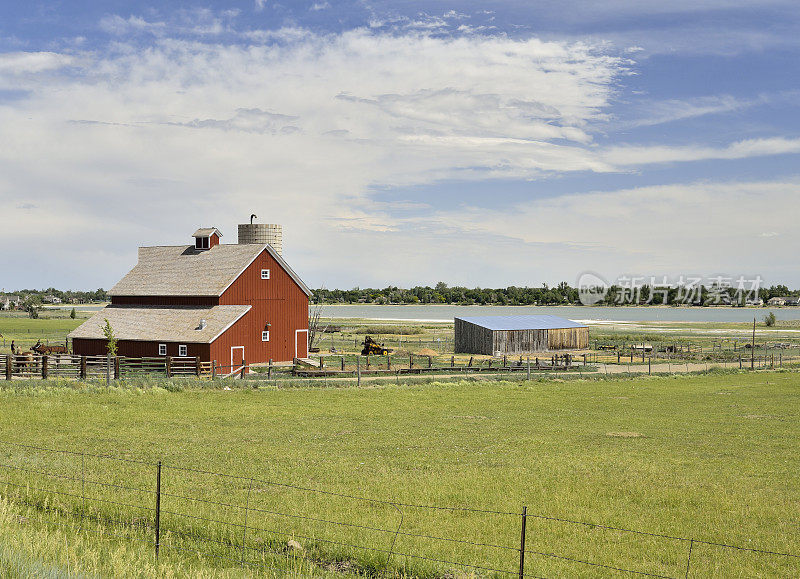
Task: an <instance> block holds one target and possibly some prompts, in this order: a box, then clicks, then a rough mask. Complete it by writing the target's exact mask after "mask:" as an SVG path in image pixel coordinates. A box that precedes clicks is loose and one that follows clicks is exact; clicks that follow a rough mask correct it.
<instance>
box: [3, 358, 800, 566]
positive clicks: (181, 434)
mask: <svg viewBox="0 0 800 579" xmlns="http://www.w3.org/2000/svg"><path fill="white" fill-rule="evenodd" d="M144 384H146V385H147V388H137V387H135V386H136V384H125V383H123V384H122V385H121V387H115V388H111V389H105V388H104V387H100V386H96V387H95V386H91V385H88V386H83V385H78V386H73V387H67V388H65V387H61V386H48V383H43V382H42V381H33V382H31V383H30V384H26V383H15V385H14V386H15V389H14V390H4V391H2V392H0V404H2V407H3V416H4V421H3V423H2V425H0V439H3V440H6V441H13V442H20V443H24V444H32V445H42V446H46V447H51V448H61V449H72V450H76V451H84V452H89V453H94V454H107V455H111V456H113V457H117V458H126V459H132V460H141V461H145V462H146V463H147V464H144V465H142V464H139V463H135V462H130V463H129V462H121V461H112V460H107V459H95V458H91V457H88V458H87V457H83V458H81V461H82V462H81V461H78V459H77V458H76V456H77V455H58V456H54V455H52V454H51V453H47V452H44V451H36V450H31V449H28V450H26V449H21V448H18V447H10V446H8V445H5V446H3V445H0V461H1V462H2V463H3V464H6V465H14V466H16V467H23V466H25V467H26V468H28V467H30V466H31V465H36V468H39V469H43V470H48V469H55V470H59V469H60V470H59V472H69V473H70V474H71V475H72V476H73V478H72V479H69V480H66V481H64V480H62V479H54V478H53V477H45V475H38V474H33V473H30V472H27V471H19V470H15V471H12V470H9V469H4V473H3V475H4V477H5V480H13V481H15V482H18V483H19V482H21V481H23V480H28V481H30V480H33V479H31V477H39V478H38V479H35V480H36V482H37V484H39V485H40V486H41V487H44V485H45V484H49V485H51V486H52V485H57V484H64V485H72V486H70V487H69V488H70V489H72V491H75V492H74V493H71V494H75V495H80V494H81V493H80V492H78V484H79V483H78V479H77V478H76V477H77V475H76V473H78V472H81V473H82V476H83V477H84V478H85V479H86V480H91V481H104V482H106V483H111V484H118V485H120V486H125V487H132V488H136V489H140V490H139V491H131V490H126V489H118V488H114V487H104V486H102V485H99V484H93V483H84V484H86V485H87V487H86V488H87V489H89V490H90V491H91V493H93V494H92V495H91V496H92V497H99V498H106V499H108V500H115V501H117V502H121V503H125V504H129V505H134V506H135V507H136V508H135V509H133V511H134V514H133V515H131V514H129V513H130V512H131V511H132V509H131V508H128V507H126V508H122V507H120V508H117V507H115V506H114V505H113V504H104V503H100V502H97V503H93V502H92V501H89V502H88V503H87V502H86V501H82V500H80V499H76V498H74V497H73V496H68V495H59V496H57V497H50V498H49V499H48V500H49V501H50V502H49V503H48V504H49V505H50V506H52V507H54V508H57V509H58V510H59V511H60V512H65V513H72V514H73V515H70V516H71V517H73V518H74V516H75V515H81V514H83V515H93V516H99V515H102V516H105V517H106V518H107V519H109V520H110V519H115V518H119V517H122V518H124V517H127V520H128V521H130V520H131V519H132V518H134V517H138V518H140V519H141V520H143V521H145V522H146V521H149V520H150V517H151V514H150V511H148V510H147V508H148V507H151V506H152V496H151V495H150V494H148V492H143V491H141V489H145V491H147V489H152V488H153V483H154V474H155V471H154V464H155V462H156V461H158V460H162V461H163V462H164V465H165V470H164V475H163V476H164V488H165V489H166V492H167V493H169V496H167V497H165V499H164V500H165V506H164V509H165V511H167V513H166V514H165V515H164V519H163V522H162V524H163V525H164V528H165V529H166V530H167V532H168V533H169V537H168V539H167V541H166V542H167V545H165V546H164V552H165V553H170V552H171V555H169V556H173V557H179V555H178V553H183V552H184V551H183V550H188V552H189V553H190V554H185V553H184V555H182V556H183V557H185V559H179V563H177V564H200V562H202V565H203V566H204V568H208V569H210V570H213V571H215V572H223V571H224V572H228V571H230V572H233V570H234V569H235V568H236V567H237V563H235V562H230V561H228V562H226V561H225V560H224V559H222V558H219V557H224V556H227V555H230V552H231V551H230V547H229V546H230V545H241V544H242V541H243V540H244V541H245V543H246V545H249V547H248V549H250V548H252V549H251V550H252V553H251V555H252V557H253V558H255V557H256V551H257V549H261V550H262V551H259V553H260V554H258V557H261V559H260V560H261V561H262V562H264V563H265V564H273V563H278V562H280V561H281V560H282V559H281V557H283V558H284V559H285V556H284V555H283V554H282V553H284V552H285V550H286V547H287V544H288V543H287V542H288V541H289V540H296V541H297V542H298V543H299V544H300V545H301V546H302V549H303V554H304V556H306V557H307V558H308V559H309V560H312V561H316V567H315V568H316V569H318V570H319V572H320V573H323V572H327V571H325V570H326V569H329V568H335V569H341V568H345V569H351V570H360V571H361V572H363V573H367V574H369V573H372V572H373V571H374V570H378V569H382V568H383V566H385V565H386V561H387V559H388V560H389V561H390V563H389V564H390V567H392V568H393V569H395V570H397V571H398V572H401V573H407V574H409V575H419V576H445V575H446V574H448V573H453V572H456V571H457V572H464V571H468V570H469V568H468V567H459V566H458V565H454V564H452V563H445V562H441V561H431V560H428V559H438V560H442V561H449V562H463V563H472V564H474V565H478V566H481V567H489V568H493V569H500V570H513V569H514V568H515V566H516V565H517V564H518V553H517V552H516V551H514V549H515V548H516V547H518V544H519V524H520V517H519V515H516V514H513V513H519V512H520V510H521V508H522V506H523V505H527V507H528V512H529V514H531V515H545V516H550V517H558V518H563V519H570V520H577V521H588V522H592V523H598V524H604V525H608V526H614V527H625V528H630V529H636V530H642V531H649V532H654V533H661V534H666V535H672V536H679V537H687V538H688V537H693V538H697V539H703V540H709V541H715V542H724V543H732V544H735V545H743V546H748V547H756V548H759V547H764V548H769V549H774V550H778V551H790V552H794V553H797V552H800V533H798V532H797V528H796V521H797V520H798V517H800V506H798V505H800V474H799V473H800V458H798V456H797V453H796V448H797V446H798V444H799V443H800V429H798V427H797V426H798V419H800V375H798V374H795V373H790V372H774V373H766V372H765V373H755V374H744V373H742V374H738V373H711V374H708V375H704V376H686V377H653V378H638V379H620V380H614V379H604V380H592V381H588V380H568V381H560V380H540V381H536V382H517V383H513V382H497V381H487V382H466V381H463V382H455V383H433V384H420V385H402V384H401V385H400V386H397V385H396V384H393V385H385V386H382V385H373V386H371V387H369V388H362V389H355V388H340V389H321V388H296V389H274V388H268V387H266V388H259V389H253V388H252V387H250V388H247V389H233V390H220V389H194V388H185V386H182V385H181V383H179V382H171V383H168V382H164V381H147V382H145V383H144ZM167 386H168V387H167ZM170 390H172V391H170ZM175 467H180V468H184V469H185V468H190V469H199V470H203V471H218V472H224V473H232V474H237V475H240V476H242V477H244V478H237V479H232V478H226V477H218V476H215V475H211V474H206V473H200V472H195V471H190V470H179V468H175ZM10 477H11V478H10ZM14 477H16V478H14ZM251 478H252V479H253V480H252V481H251ZM286 485H290V486H286ZM31 486H33V487H36V484H31ZM8 488H10V487H8ZM64 488H66V487H64ZM62 490H63V489H62ZM323 491H324V492H323ZM6 492H9V491H6ZM63 492H65V493H66V492H69V491H67V490H63ZM331 492H333V493H341V494H345V495H348V496H346V497H342V496H338V495H331V494H328V493H331ZM11 495H12V498H13V496H15V495H14V493H13V492H11ZM16 496H17V498H19V497H20V495H16ZM365 498H368V499H377V500H378V501H390V502H394V503H403V504H402V505H399V506H397V505H391V504H388V503H387V502H375V501H370V500H365ZM198 499H202V500H198ZM42 500H43V499H42ZM217 503H221V504H222V505H227V506H222V505H220V504H217ZM419 504H422V505H449V506H457V507H472V508H477V509H482V510H488V511H497V512H473V511H461V510H456V511H449V510H444V511H443V510H434V509H426V508H418V507H414V506H410V505H419ZM244 505H248V506H249V509H250V510H249V511H248V518H247V522H246V525H247V527H248V528H249V530H248V532H247V533H246V537H243V533H242V526H241V525H242V523H243V522H244V515H245V512H244V509H243V508H242V506H244ZM255 509H258V510H255ZM504 513H509V514H504ZM198 517H201V518H198ZM209 521H211V522H209ZM215 521H216V522H215ZM325 521H328V522H325ZM401 521H402V522H401ZM222 522H225V523H228V524H222ZM231 523H235V524H231ZM109 524H110V523H109ZM236 525H238V526H236ZM351 525H358V526H357V527H356V526H351ZM398 525H400V527H399V529H400V531H401V533H400V534H396V535H395V531H396V530H397V529H398ZM148 532H149V531H148V530H143V531H142V533H143V534H144V536H146V535H147V533H148ZM431 536H434V537H439V538H441V539H449V540H441V539H431V538H429V537H431ZM198 537H199V538H198ZM458 541H470V542H473V543H481V545H472V544H468V543H462V542H458ZM145 544H146V541H145ZM170 544H171V545H172V547H173V548H172V550H171V549H170ZM487 544H490V545H496V546H497V547H489V546H486V545H487ZM528 548H529V549H531V550H533V551H537V552H539V553H550V554H557V555H559V556H561V557H566V558H568V559H574V560H580V561H584V562H585V563H577V562H575V561H570V560H566V559H556V558H553V557H548V556H544V555H536V554H533V553H531V554H529V555H528V557H527V564H526V572H528V573H530V574H534V575H539V576H546V577H548V576H565V575H568V576H576V577H598V576H617V575H618V574H619V572H618V571H614V570H612V569H607V568H603V567H596V566H591V565H589V564H587V563H596V564H605V565H609V566H612V567H618V568H625V569H633V570H639V571H643V572H648V573H655V574H659V575H666V576H673V577H674V576H683V573H685V567H686V557H687V549H688V545H687V544H686V543H685V542H682V541H676V540H671V539H665V538H659V537H652V536H648V535H638V534H632V533H624V532H620V531H613V530H609V529H603V528H599V527H592V526H586V525H576V524H570V523H565V522H561V521H554V520H548V519H541V518H535V517H533V516H532V517H529V519H528ZM388 551H392V552H393V554H392V555H391V556H389V555H388ZM233 552H234V553H235V555H234V556H235V557H238V556H239V555H237V554H236V553H238V551H237V550H236V549H234V551H233ZM248 552H249V551H248ZM198 553H207V554H206V555H198ZM209 553H210V554H209ZM276 553H278V554H276ZM400 553H405V554H406V555H400ZM214 556H217V557H218V558H215V557H214ZM198 557H199V558H198ZM423 557H426V558H428V559H424V558H423ZM192 561H194V563H192ZM473 571H475V572H476V573H477V574H478V575H481V576H484V575H489V576H491V575H492V572H490V571H481V570H474V569H473ZM798 572H800V565H798V560H797V559H788V558H781V557H769V556H763V555H755V554H752V553H747V552H742V551H734V550H730V549H722V548H719V547H713V546H709V545H703V544H695V545H694V546H693V555H692V575H694V576H698V577H699V576H703V577H730V576H748V577H756V576H764V577H766V576H788V575H793V574H795V575H796V574H797V573H798ZM496 576H498V577H499V576H503V575H501V574H497V575H496Z"/></svg>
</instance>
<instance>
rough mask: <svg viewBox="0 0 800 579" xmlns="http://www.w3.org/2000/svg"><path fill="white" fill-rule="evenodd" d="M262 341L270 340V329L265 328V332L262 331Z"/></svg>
mask: <svg viewBox="0 0 800 579" xmlns="http://www.w3.org/2000/svg"><path fill="white" fill-rule="evenodd" d="M261 341H262V342H269V330H264V331H263V332H261Z"/></svg>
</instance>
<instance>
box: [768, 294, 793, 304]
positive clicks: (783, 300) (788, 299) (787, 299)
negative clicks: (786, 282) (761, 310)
mask: <svg viewBox="0 0 800 579" xmlns="http://www.w3.org/2000/svg"><path fill="white" fill-rule="evenodd" d="M767 305H770V306H796V305H800V298H795V297H792V296H776V297H774V298H769V300H767Z"/></svg>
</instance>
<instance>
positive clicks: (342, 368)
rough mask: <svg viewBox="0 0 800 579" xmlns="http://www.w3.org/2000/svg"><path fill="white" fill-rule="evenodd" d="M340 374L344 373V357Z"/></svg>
mask: <svg viewBox="0 0 800 579" xmlns="http://www.w3.org/2000/svg"><path fill="white" fill-rule="evenodd" d="M342 372H344V356H342Z"/></svg>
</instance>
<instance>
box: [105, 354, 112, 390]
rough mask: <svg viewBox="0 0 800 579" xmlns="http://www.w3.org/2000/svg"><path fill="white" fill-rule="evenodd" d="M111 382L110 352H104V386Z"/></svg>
mask: <svg viewBox="0 0 800 579" xmlns="http://www.w3.org/2000/svg"><path fill="white" fill-rule="evenodd" d="M110 384H111V354H106V386H109V385H110Z"/></svg>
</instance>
